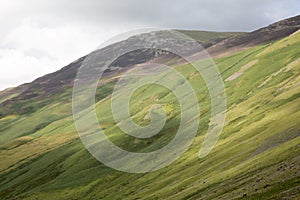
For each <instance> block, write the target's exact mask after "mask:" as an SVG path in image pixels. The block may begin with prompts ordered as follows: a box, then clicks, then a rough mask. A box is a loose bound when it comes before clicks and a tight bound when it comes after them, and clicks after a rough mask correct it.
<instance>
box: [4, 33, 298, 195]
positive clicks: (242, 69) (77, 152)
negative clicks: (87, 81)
mask: <svg viewBox="0 0 300 200" xmlns="http://www.w3.org/2000/svg"><path fill="white" fill-rule="evenodd" d="M214 61H215V62H216V63H217V65H218V68H219V70H220V71H221V73H222V78H223V80H224V82H225V87H226V94H227V98H228V99H227V101H228V111H227V118H226V124H225V127H224V131H223V132H222V135H221V137H220V140H219V141H218V143H217V145H216V146H215V147H214V149H213V151H212V152H211V153H210V154H209V155H208V156H207V157H205V158H203V159H199V158H198V150H199V147H200V146H201V143H202V141H203V138H204V136H205V133H206V129H207V124H208V121H209V110H210V102H209V95H208V91H207V89H206V88H205V87H204V82H203V80H202V78H201V77H200V76H199V75H198V76H197V75H195V70H193V68H192V67H191V66H189V65H188V64H183V65H179V66H176V69H177V70H178V71H179V72H180V73H182V74H183V75H184V76H185V77H188V78H189V82H190V83H191V85H192V86H193V88H194V89H195V90H196V91H197V97H198V99H199V102H200V108H201V110H202V112H201V113H202V115H201V122H202V123H201V125H200V127H199V131H198V134H197V137H196V138H195V140H194V142H193V144H192V145H191V147H190V149H189V150H188V151H187V152H186V153H185V154H184V155H183V156H182V157H181V158H180V159H178V160H177V161H175V162H174V163H172V164H171V165H170V166H168V167H166V168H163V169H161V170H158V171H156V172H151V173H146V174H129V173H123V172H119V171H115V170H113V169H110V168H108V167H106V166H104V165H103V164H101V163H99V162H98V161H97V160H95V159H94V158H93V157H92V156H91V155H90V154H89V153H88V152H87V150H86V149H85V148H84V146H83V145H82V143H81V141H80V140H79V138H78V135H77V133H76V130H75V127H74V122H73V118H72V115H71V96H70V95H71V88H68V87H67V85H68V84H70V83H68V84H62V85H63V86H65V88H62V89H59V90H57V91H56V92H55V94H54V95H53V93H51V92H52V90H51V87H50V88H48V89H49V90H50V93H51V94H52V95H51V96H47V95H45V94H39V93H38V95H37V96H35V97H29V100H28V99H24V100H26V101H28V102H26V105H28V106H32V107H33V110H31V111H30V112H28V111H27V112H25V113H22V114H20V113H18V109H19V108H18V107H15V108H14V109H15V110H17V112H15V113H14V112H12V113H9V114H5V115H3V117H2V118H1V119H0V158H1V161H2V162H1V163H0V197H1V199H82V198H87V199H219V198H222V199H239V198H248V199H282V198H284V197H289V198H291V199H299V198H300V196H299V194H300V186H299V181H300V174H299V171H300V154H299V153H300V137H299V136H300V135H299V133H300V109H299V108H300V107H299V105H300V85H299V83H300V76H299V75H300V32H299V31H298V32H296V33H294V34H292V35H289V36H288V37H285V38H283V39H281V40H279V41H276V42H274V43H267V44H261V45H257V46H254V47H251V48H248V49H246V50H243V51H239V52H237V53H235V54H232V55H230V56H223V57H219V58H215V59H214ZM75 63H77V62H75ZM72 66H73V67H74V69H75V68H76V67H77V65H74V63H73V64H71V65H70V66H69V67H66V68H64V69H62V70H61V73H55V74H54V75H53V74H52V75H50V76H48V77H47V76H45V77H43V78H41V79H39V81H37V82H35V83H34V84H32V85H31V87H32V89H31V91H32V92H37V91H39V87H38V86H40V85H41V84H42V83H43V82H44V81H45V80H49V81H50V82H51V81H53V83H55V81H54V80H56V81H57V80H60V78H62V79H63V80H66V81H67V80H68V77H67V75H68V73H66V71H67V72H68V70H71V71H72V73H73V72H74V69H73V68H72ZM57 76H61V77H59V78H57V79H54V80H52V77H57ZM115 76H116V75H115V74H110V75H109V76H107V82H106V84H105V85H103V86H101V87H99V88H98V93H97V94H98V97H97V100H98V103H97V106H96V109H97V114H98V116H99V120H100V122H101V123H102V124H104V125H105V132H106V134H107V135H108V136H110V138H111V139H112V141H113V142H114V143H116V144H117V145H118V146H120V147H122V148H124V149H128V150H131V151H146V150H152V149H157V148H160V147H161V146H162V145H164V144H165V143H167V142H168V141H169V140H170V139H171V138H172V137H173V135H174V134H175V133H176V126H177V125H178V120H179V119H180V117H179V108H178V106H177V104H176V103H175V104H170V103H169V102H173V101H174V96H172V95H169V91H168V90H166V89H164V88H161V87H157V86H153V87H148V88H141V89H140V90H138V91H137V92H136V97H138V98H136V99H137V100H136V101H134V102H133V105H132V109H133V113H135V115H134V116H133V118H134V119H135V120H137V122H138V123H145V120H144V116H145V115H146V114H147V111H148V109H149V108H150V107H151V105H152V104H154V103H155V104H161V105H162V106H165V108H167V109H168V110H169V111H170V112H169V115H168V117H169V120H168V123H167V125H166V127H165V128H164V129H163V132H162V134H160V135H158V136H155V137H153V138H151V139H150V140H135V139H132V138H128V137H126V136H124V135H122V134H121V133H120V131H119V130H118V129H117V127H116V125H115V124H113V123H112V122H111V118H112V116H111V111H110V107H109V105H110V98H109V95H110V93H111V91H112V88H113V85H114V84H115V79H114V77H115ZM50 77H51V78H50ZM41 80H42V81H41ZM71 80H72V79H70V80H68V81H71ZM178 84H180V83H178ZM46 85H47V84H46ZM35 88H37V89H35ZM53 88H56V87H53ZM40 91H41V92H44V91H45V90H44V89H43V87H42V89H40ZM157 94H159V95H158V97H157ZM43 97H45V99H46V100H45V99H43ZM17 98H21V97H18V96H17ZM32 98H33V99H34V98H37V101H36V99H34V101H32V100H33V99H32ZM39 100H40V101H42V104H41V105H39V106H36V105H37V104H38V103H39V102H38V101H39ZM141 102H142V103H143V106H144V109H142V110H140V109H137V108H139V107H140V105H141ZM17 103H18V101H17ZM5 105H6V104H1V106H2V107H1V108H2V109H3V110H5V109H6V108H5ZM12 109H13V107H12Z"/></svg>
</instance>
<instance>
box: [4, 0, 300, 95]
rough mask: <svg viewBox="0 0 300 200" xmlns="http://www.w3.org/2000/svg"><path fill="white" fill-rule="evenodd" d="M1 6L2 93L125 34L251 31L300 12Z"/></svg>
mask: <svg viewBox="0 0 300 200" xmlns="http://www.w3.org/2000/svg"><path fill="white" fill-rule="evenodd" d="M0 5H1V6H0V21H1V26H0V37H1V39H0V78H1V79H0V90H1V89H4V88H7V87H11V86H17V85H19V84H22V83H24V82H29V81H32V80H33V79H35V78H37V77H39V76H42V75H44V74H46V73H50V72H53V71H56V70H58V69H60V68H61V67H63V66H64V65H67V64H68V63H70V62H72V61H74V60H76V59H77V58H79V57H81V56H83V55H85V54H87V53H88V52H90V51H92V50H94V49H95V48H96V47H97V46H99V45H100V44H101V43H102V42H103V41H105V40H107V39H109V38H111V37H112V36H114V35H116V34H119V33H122V32H124V31H129V30H133V29H137V28H145V27H160V28H176V29H197V30H215V31H251V30H254V29H257V28H260V27H262V26H266V25H268V24H270V23H272V22H275V21H278V20H280V19H284V18H287V17H291V16H294V15H297V14H298V13H300V3H299V0H285V1H283V0H198V1H197V0H180V1H177V0H151V1H149V0H120V1H116V0H26V1H20V0H0Z"/></svg>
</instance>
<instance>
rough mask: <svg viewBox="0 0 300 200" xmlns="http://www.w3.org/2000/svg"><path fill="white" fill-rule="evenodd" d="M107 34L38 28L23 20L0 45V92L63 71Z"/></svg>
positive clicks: (72, 28) (76, 29) (70, 27)
mask: <svg viewBox="0 0 300 200" xmlns="http://www.w3.org/2000/svg"><path fill="white" fill-rule="evenodd" d="M100 33H102V35H101V34H100ZM108 33H109V32H108ZM108 33H103V32H97V31H95V30H87V29H83V28H82V27H75V26H64V27H55V28H48V27H40V26H39V25H38V24H37V23H35V22H34V21H33V20H31V19H25V20H23V22H22V23H20V25H19V26H18V27H16V28H15V29H14V30H13V31H11V32H10V33H9V34H7V35H6V37H3V38H2V40H1V42H0V77H1V80H0V90H1V89H4V88H6V87H11V86H16V85H19V84H22V83H24V82H29V81H32V80H33V79H35V78H37V77H39V76H42V75H45V74H46V73H50V72H53V71H55V70H58V69H60V68H62V67H63V66H65V65H67V64H69V63H70V62H72V61H74V60H75V59H77V58H79V57H81V56H83V55H85V54H87V53H89V52H90V51H92V50H94V49H95V48H96V47H97V46H98V45H99V44H100V42H102V40H103V39H105V38H107V39H108V38H109V37H110V35H109V34H108Z"/></svg>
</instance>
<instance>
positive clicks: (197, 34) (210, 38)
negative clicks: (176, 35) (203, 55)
mask: <svg viewBox="0 0 300 200" xmlns="http://www.w3.org/2000/svg"><path fill="white" fill-rule="evenodd" d="M178 31H180V32H181V33H184V34H186V35H188V36H189V37H191V38H193V39H194V40H196V41H197V42H199V43H200V44H202V45H204V46H210V45H213V44H215V43H217V42H219V41H221V40H223V39H226V38H230V37H233V36H238V35H241V34H243V32H214V31H198V30H178Z"/></svg>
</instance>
